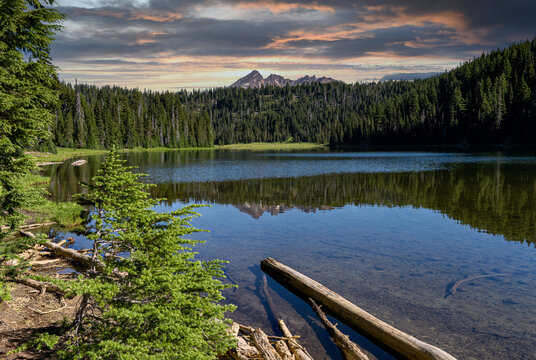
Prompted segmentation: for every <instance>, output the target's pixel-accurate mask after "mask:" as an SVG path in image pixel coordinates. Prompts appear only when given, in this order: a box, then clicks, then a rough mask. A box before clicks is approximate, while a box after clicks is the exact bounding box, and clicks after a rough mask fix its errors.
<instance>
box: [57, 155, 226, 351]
mask: <svg viewBox="0 0 536 360" xmlns="http://www.w3.org/2000/svg"><path fill="white" fill-rule="evenodd" d="M140 176H141V175H140V174H135V173H132V172H131V171H130V168H128V167H125V166H124V165H123V163H122V161H121V160H119V158H118V155H116V153H115V151H112V152H111V153H110V154H109V155H108V156H107V158H106V160H105V161H104V163H103V165H102V167H101V168H100V169H99V171H98V173H97V176H95V177H94V178H93V183H94V184H93V185H88V188H89V193H88V194H87V195H84V198H85V200H86V201H89V202H90V203H92V204H93V205H94V206H95V210H94V212H93V215H92V216H91V218H92V221H91V226H90V229H89V230H90V231H89V234H88V238H90V239H91V240H93V243H94V245H93V249H92V265H91V266H90V267H89V269H88V270H87V271H86V272H84V273H83V274H82V275H80V276H79V277H78V279H77V280H75V281H72V283H71V284H70V288H71V291H72V292H74V293H75V294H78V295H81V296H82V300H81V302H80V305H79V307H78V309H77V314H76V318H75V320H74V322H73V326H72V327H71V330H70V331H69V333H68V334H67V335H66V336H65V337H64V339H63V346H61V347H63V349H62V350H61V351H60V352H59V355H60V356H62V357H65V358H90V359H97V358H106V359H117V358H121V359H213V358H215V357H216V356H217V355H218V354H221V353H225V352H226V351H227V349H229V348H230V347H232V346H234V341H233V339H232V337H230V336H229V335H228V333H227V331H226V329H227V328H228V323H229V320H226V319H225V317H224V315H225V313H226V312H227V311H232V310H233V309H234V306H232V305H221V304H219V302H220V301H221V300H223V299H224V298H223V296H222V291H223V290H224V289H226V288H227V287H229V285H224V284H222V282H221V281H220V280H218V278H223V277H224V273H223V270H222V269H223V267H222V266H223V263H224V262H223V261H220V260H213V261H206V262H205V261H197V260H195V258H194V256H195V254H196V253H195V252H193V251H192V247H193V246H194V245H195V244H197V243H199V241H197V240H187V239H184V236H186V235H188V234H191V233H194V232H197V231H200V230H198V229H195V228H193V227H192V226H190V221H191V219H192V217H194V216H198V214H197V213H195V212H194V207H192V206H186V207H184V208H181V209H178V210H175V211H172V212H168V213H158V212H156V211H154V210H153V209H152V208H153V207H154V206H155V205H156V204H157V201H156V200H154V199H149V198H148V195H149V194H148V193H147V192H146V190H147V188H148V187H149V186H150V185H147V184H143V183H141V182H139V177H140Z"/></svg>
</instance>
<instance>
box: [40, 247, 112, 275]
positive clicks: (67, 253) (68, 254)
mask: <svg viewBox="0 0 536 360" xmlns="http://www.w3.org/2000/svg"><path fill="white" fill-rule="evenodd" d="M45 246H46V247H47V248H49V249H50V250H51V251H52V252H54V254H56V255H58V256H62V257H65V258H68V259H71V260H74V261H76V262H78V263H81V264H83V265H86V266H91V257H89V256H87V255H84V254H81V253H79V252H78V251H76V250H73V249H69V248H66V247H63V246H59V245H58V244H55V243H53V242H51V241H47V242H46V243H45ZM97 269H98V270H102V269H104V264H103V263H101V262H98V263H97Z"/></svg>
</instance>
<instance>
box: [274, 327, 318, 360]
mask: <svg viewBox="0 0 536 360" xmlns="http://www.w3.org/2000/svg"><path fill="white" fill-rule="evenodd" d="M277 322H278V323H279V328H280V329H281V331H282V332H283V335H285V336H286V337H287V338H288V340H287V344H288V347H289V348H290V351H291V352H292V353H293V354H294V357H295V358H296V360H313V357H312V356H311V355H309V353H308V352H307V350H305V348H304V347H303V346H301V345H300V344H299V343H298V342H297V341H296V339H295V338H294V336H292V333H291V332H290V330H289V329H288V327H287V324H285V321H283V319H277Z"/></svg>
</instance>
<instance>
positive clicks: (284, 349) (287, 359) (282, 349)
mask: <svg viewBox="0 0 536 360" xmlns="http://www.w3.org/2000/svg"><path fill="white" fill-rule="evenodd" d="M274 347H275V350H276V351H277V353H278V354H279V356H281V359H283V360H294V357H293V356H292V353H291V352H290V349H289V348H288V346H287V343H286V342H285V341H284V340H278V341H276V343H275V344H274Z"/></svg>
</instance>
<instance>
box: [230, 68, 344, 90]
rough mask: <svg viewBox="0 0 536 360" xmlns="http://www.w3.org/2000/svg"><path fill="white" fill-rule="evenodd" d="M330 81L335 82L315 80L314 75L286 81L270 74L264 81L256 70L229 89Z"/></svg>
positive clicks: (328, 80)
mask: <svg viewBox="0 0 536 360" xmlns="http://www.w3.org/2000/svg"><path fill="white" fill-rule="evenodd" d="M332 81H335V80H334V79H332V78H328V77H325V76H322V77H320V78H317V77H316V76H314V75H313V76H309V75H305V76H304V77H301V78H299V79H298V80H290V79H286V78H284V77H282V76H281V75H276V74H270V76H268V77H267V78H266V79H265V78H263V77H262V75H261V74H260V73H259V72H258V71H257V70H253V71H252V72H250V73H249V74H247V75H246V76H244V77H242V78H240V79H238V80H237V81H235V82H234V83H233V84H231V87H240V88H244V89H246V88H259V87H261V86H262V85H264V86H268V85H272V86H286V85H287V84H289V85H291V86H292V85H301V84H309V83H313V82H318V83H321V84H326V83H329V82H332Z"/></svg>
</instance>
